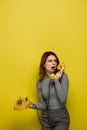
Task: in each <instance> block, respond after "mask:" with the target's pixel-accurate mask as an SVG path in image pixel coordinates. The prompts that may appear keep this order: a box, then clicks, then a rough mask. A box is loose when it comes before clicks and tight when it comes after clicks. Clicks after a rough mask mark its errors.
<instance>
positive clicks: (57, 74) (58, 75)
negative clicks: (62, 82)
mask: <svg viewBox="0 0 87 130" xmlns="http://www.w3.org/2000/svg"><path fill="white" fill-rule="evenodd" d="M62 74H63V71H61V70H60V71H59V72H57V73H56V76H55V80H59V79H60V78H61V77H62Z"/></svg>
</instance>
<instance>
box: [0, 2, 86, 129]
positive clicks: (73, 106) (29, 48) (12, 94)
mask: <svg viewBox="0 0 87 130" xmlns="http://www.w3.org/2000/svg"><path fill="white" fill-rule="evenodd" d="M86 48H87V1H86V0H61V1H59V0H44V1H43V0H0V130H41V126H40V124H39V121H38V117H37V113H36V111H35V110H31V109H27V110H26V111H21V112H19V111H14V110H13V105H14V102H15V101H16V100H17V98H18V97H19V96H22V97H26V96H27V97H28V98H30V100H31V101H32V102H34V103H37V102H38V95H37V89H36V80H37V79H38V69H39V62H40V58H41V55H42V53H43V52H44V51H48V50H51V51H54V52H55V53H56V54H57V55H58V57H59V58H60V61H64V62H65V64H66V72H67V74H68V76H69V80H70V87H69V95H68V100H67V108H68V110H69V113H70V117H71V124H70V130H86V129H87V121H86V119H87V68H86V67H87V49H86Z"/></svg>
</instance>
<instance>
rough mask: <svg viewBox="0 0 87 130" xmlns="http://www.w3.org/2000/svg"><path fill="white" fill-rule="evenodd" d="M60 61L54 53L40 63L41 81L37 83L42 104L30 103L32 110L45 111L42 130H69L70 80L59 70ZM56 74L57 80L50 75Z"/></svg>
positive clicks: (43, 58) (44, 56)
mask: <svg viewBox="0 0 87 130" xmlns="http://www.w3.org/2000/svg"><path fill="white" fill-rule="evenodd" d="M58 65H59V59H58V57H57V56H56V54H55V53H54V52H52V51H47V52H45V53H44V54H43V55H42V57H41V62H40V72H39V75H40V79H39V80H38V81H37V88H38V93H39V99H40V103H38V104H33V103H30V106H29V107H30V108H33V109H37V110H43V114H42V130H68V128H69V123H70V117H69V113H68V111H67V109H66V99H67V95H68V87H69V79H68V76H67V74H66V73H65V72H62V71H61V70H58V69H57V66H58ZM52 73H55V75H56V76H55V79H54V80H51V79H50V75H51V74H52Z"/></svg>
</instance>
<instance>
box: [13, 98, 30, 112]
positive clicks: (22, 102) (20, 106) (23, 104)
mask: <svg viewBox="0 0 87 130" xmlns="http://www.w3.org/2000/svg"><path fill="white" fill-rule="evenodd" d="M29 103H30V101H29V100H28V98H27V97H26V98H23V97H19V98H18V99H17V101H16V102H15V104H14V110H16V111H23V110H26V109H27V108H28V106H29Z"/></svg>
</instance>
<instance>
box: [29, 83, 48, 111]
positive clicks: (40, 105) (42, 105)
mask: <svg viewBox="0 0 87 130" xmlns="http://www.w3.org/2000/svg"><path fill="white" fill-rule="evenodd" d="M37 90H38V95H39V102H40V103H38V104H32V105H31V106H30V108H33V109H38V110H46V103H45V101H44V99H43V96H42V92H41V91H42V90H41V86H40V85H39V83H38V82H37Z"/></svg>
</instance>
